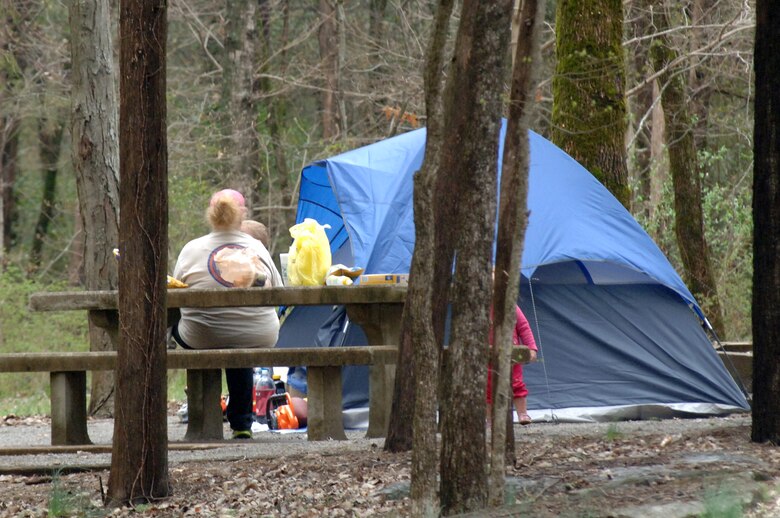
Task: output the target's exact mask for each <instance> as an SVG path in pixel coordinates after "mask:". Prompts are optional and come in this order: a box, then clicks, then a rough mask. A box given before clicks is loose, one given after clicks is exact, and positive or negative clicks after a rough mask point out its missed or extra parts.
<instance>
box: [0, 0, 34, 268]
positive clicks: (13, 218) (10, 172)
mask: <svg viewBox="0 0 780 518" xmlns="http://www.w3.org/2000/svg"><path fill="white" fill-rule="evenodd" d="M34 4H35V2H32V1H28V2H20V1H13V2H12V1H10V0H0V20H3V21H4V23H0V48H2V49H3V52H2V59H0V107H2V108H3V112H2V113H1V114H0V231H2V233H3V235H2V239H0V268H4V267H5V257H4V255H5V252H6V251H7V250H10V249H11V248H13V247H14V246H15V245H16V241H17V235H16V231H15V228H14V226H15V225H16V222H17V221H18V219H19V212H18V208H17V204H16V191H15V187H16V173H17V160H18V155H19V136H20V130H21V121H22V118H21V114H20V113H19V108H18V107H17V106H13V104H12V103H10V102H7V101H10V100H12V99H14V98H15V97H17V96H18V95H19V90H21V89H22V88H23V87H24V83H25V78H24V74H25V71H26V70H27V68H28V63H29V61H30V59H29V58H28V56H27V55H26V54H27V53H28V52H29V45H27V39H25V34H26V31H27V30H28V29H29V27H30V25H31V24H32V20H33V16H34V14H33V13H34V11H36V10H37V7H36V5H34ZM14 104H16V103H14ZM11 106H13V107H12V108H10V109H6V107H11ZM6 110H7V111H6Z"/></svg>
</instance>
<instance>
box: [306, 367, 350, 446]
mask: <svg viewBox="0 0 780 518" xmlns="http://www.w3.org/2000/svg"><path fill="white" fill-rule="evenodd" d="M306 379H307V384H308V395H309V401H308V404H309V415H308V424H307V428H308V435H309V440H310V441H326V440H328V439H336V440H339V441H344V440H346V439H347V435H346V434H345V433H344V419H343V417H342V414H341V397H342V395H341V367H309V369H308V370H307V373H306Z"/></svg>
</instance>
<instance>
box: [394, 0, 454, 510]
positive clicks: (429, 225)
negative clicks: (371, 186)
mask: <svg viewBox="0 0 780 518" xmlns="http://www.w3.org/2000/svg"><path fill="white" fill-rule="evenodd" d="M453 4H454V2H453V0H440V1H439V3H438V6H437V9H436V17H435V20H434V27H433V30H432V32H431V40H430V43H429V46H428V54H427V58H426V65H425V105H426V111H427V115H428V128H427V130H426V131H427V133H426V141H425V146H426V148H425V161H424V163H423V165H422V168H421V169H420V171H419V172H418V173H417V174H416V175H415V186H414V203H415V212H414V214H415V251H414V254H413V256H412V266H411V268H410V271H411V269H415V270H416V271H419V272H420V276H425V275H429V277H427V280H426V281H419V282H420V284H412V285H411V286H410V292H409V293H410V295H409V296H408V297H411V296H414V299H415V300H416V302H414V303H412V305H410V304H408V303H407V304H406V305H405V306H404V307H405V308H409V310H407V311H405V312H404V316H403V320H402V322H401V339H400V343H401V345H400V350H399V363H398V368H397V371H398V372H409V371H413V372H417V369H419V370H421V371H422V372H423V373H426V369H427V373H426V374H424V375H423V376H424V377H423V378H418V377H417V375H415V376H411V377H410V376H396V377H395V390H394V392H393V406H392V411H391V418H390V424H389V427H388V432H387V438H386V439H385V450H386V451H390V452H401V451H409V450H410V449H412V448H413V440H412V435H413V433H412V429H413V423H414V420H415V419H420V420H421V421H422V422H421V423H420V426H423V427H424V428H423V430H422V431H421V432H420V434H419V435H418V439H420V440H429V437H427V435H426V434H427V432H428V431H429V430H428V429H427V428H425V427H426V426H427V424H426V422H425V418H426V416H427V414H426V410H425V409H426V408H427V407H418V406H417V394H419V393H421V394H424V396H423V397H425V398H430V399H429V401H431V400H432V401H436V402H437V403H436V404H438V385H437V379H438V371H439V355H440V351H441V343H442V342H441V336H438V337H429V338H430V339H431V340H432V341H433V342H432V344H429V343H428V341H427V338H428V335H427V333H428V332H429V331H428V330H427V329H425V326H427V325H430V326H431V331H432V330H433V320H432V316H433V306H432V302H431V300H428V299H426V297H428V298H430V299H432V298H433V296H434V291H433V288H432V286H433V284H434V279H433V268H434V257H435V255H434V251H435V245H434V238H435V228H434V224H435V218H434V214H433V212H432V210H433V196H434V186H435V185H436V179H437V177H438V175H439V168H438V163H439V159H440V156H439V153H440V149H441V145H442V142H441V141H442V138H443V134H442V129H441V128H442V125H443V121H442V117H443V113H442V104H441V103H442V88H443V84H444V74H443V72H444V63H445V58H444V51H445V43H446V41H447V35H448V26H449V20H450V17H451V16H452V9H453ZM418 191H419V192H418ZM426 203H429V204H428V205H426ZM418 204H420V207H419V212H418ZM418 250H419V251H418ZM429 269H430V271H429ZM410 278H411V279H412V281H411V282H413V283H415V282H416V281H414V279H415V277H414V276H410ZM428 290H430V291H428ZM409 300H411V298H410V299H409ZM418 304H425V305H426V307H427V309H426V310H425V311H418V310H417V309H418V308H420V306H419V305H418ZM418 332H420V333H422V335H421V336H420V337H418V336H417V333H418ZM428 345H431V346H432V347H433V348H434V351H435V355H436V358H432V357H431V356H430V355H431V354H432V352H431V351H430V350H429V349H428V347H427V346H428ZM418 354H419V357H418V356H417V355H418ZM423 380H424V381H423ZM431 381H433V383H434V385H433V386H432V387H431V386H429V384H428V383H429V382H431ZM421 383H423V384H424V386H423V387H420V384H421ZM434 411H435V410H434ZM414 426H415V428H416V426H417V425H414ZM434 433H435V430H434ZM434 444H435V441H434ZM428 446H429V445H427V443H426V448H427V447H428ZM427 453H428V452H426V451H422V450H420V451H417V452H416V454H419V455H425V454H427ZM436 458H438V456H436ZM430 461H431V459H429V458H425V459H419V460H414V459H413V461H412V462H413V465H414V464H415V463H416V464H417V469H418V470H419V471H420V473H421V476H423V477H428V476H430V475H429V474H428V471H427V469H426V467H430V466H431V465H430V463H429V462H430ZM413 469H414V468H413ZM433 476H434V477H435V473H434V475H433ZM413 478H414V475H413ZM414 484H415V482H414V481H413V485H414ZM413 491H415V490H414V489H413ZM426 493H428V489H427V488H424V487H423V485H418V489H417V494H418V496H419V498H427V496H425V494H426Z"/></svg>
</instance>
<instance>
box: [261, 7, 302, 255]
mask: <svg viewBox="0 0 780 518" xmlns="http://www.w3.org/2000/svg"><path fill="white" fill-rule="evenodd" d="M282 10H283V12H282V17H283V30H282V31H281V38H280V39H279V41H278V48H279V49H280V51H279V54H278V55H277V56H276V57H275V61H276V62H277V63H278V69H279V73H280V75H281V76H284V74H285V73H286V70H287V60H286V52H285V51H284V49H285V48H286V47H287V45H288V43H289V41H288V30H287V24H288V18H289V12H288V9H287V4H286V3H285V4H283V6H282ZM258 13H259V16H258V20H259V24H258V25H259V28H260V35H261V39H260V44H259V45H258V49H257V50H258V55H259V56H258V60H257V61H258V63H260V70H259V73H260V79H259V80H258V87H257V88H258V94H259V95H260V96H261V97H262V98H263V99H264V100H265V107H266V109H267V110H268V116H267V117H266V119H265V121H264V122H265V124H266V126H267V129H268V136H269V139H268V146H269V147H270V149H271V156H272V157H273V165H272V168H273V169H272V170H273V171H274V172H275V174H273V175H272V174H271V172H270V170H269V171H267V173H268V190H269V192H270V191H271V189H272V188H274V186H275V187H276V188H277V190H278V192H279V196H280V198H281V205H282V206H283V207H288V206H291V205H292V202H293V197H294V192H293V190H294V186H293V185H291V184H290V170H289V167H288V165H287V155H286V153H285V151H284V147H283V142H284V136H283V134H282V121H284V120H285V118H286V117H287V115H286V102H285V98H284V97H282V96H281V95H279V94H275V93H274V92H273V85H272V83H271V81H270V80H269V79H268V78H267V77H264V76H263V74H265V73H267V72H268V71H269V68H270V60H271V57H272V56H274V45H273V41H272V39H271V5H269V1H268V0H261V2H260V3H259V7H258ZM252 217H253V219H254V218H256V217H257V215H256V214H253V215H252ZM265 222H266V225H267V226H268V230H269V233H270V235H272V236H274V235H277V236H287V235H288V232H287V229H289V228H290V227H291V226H292V225H293V224H294V223H295V214H294V213H293V212H292V211H287V210H281V211H269V212H268V216H267V217H266V218H265ZM286 243H287V242H286V241H285V244H286ZM273 248H274V247H273V243H272V245H271V249H270V250H269V252H272V251H273Z"/></svg>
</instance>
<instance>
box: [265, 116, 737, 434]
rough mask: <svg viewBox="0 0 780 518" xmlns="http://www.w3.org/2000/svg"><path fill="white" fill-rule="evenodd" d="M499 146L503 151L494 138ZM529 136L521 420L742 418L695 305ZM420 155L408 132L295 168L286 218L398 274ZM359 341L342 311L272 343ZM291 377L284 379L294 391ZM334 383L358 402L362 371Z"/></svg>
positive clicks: (303, 320) (341, 259)
mask: <svg viewBox="0 0 780 518" xmlns="http://www.w3.org/2000/svg"><path fill="white" fill-rule="evenodd" d="M500 138H501V144H502V146H501V148H503V130H502V134H501V136H500ZM529 138H530V150H531V159H530V172H529V195H528V209H529V211H530V216H529V224H528V228H527V231H526V236H525V243H524V247H523V257H522V262H521V268H522V269H521V274H522V275H521V294H520V301H519V302H520V306H521V307H522V309H523V311H524V313H525V314H526V316H527V317H528V320H529V322H530V323H531V327H532V329H533V332H534V336H535V337H536V340H537V343H538V345H539V346H540V354H539V357H540V362H538V363H535V364H531V365H528V366H526V367H525V380H526V384H527V385H528V387H529V390H530V393H531V395H530V397H529V411H530V414H531V416H532V417H533V418H534V419H564V420H573V421H576V420H614V419H636V418H650V417H672V416H701V415H718V414H726V413H730V412H735V411H743V410H747V409H748V408H749V406H748V403H747V401H746V400H745V397H744V395H743V394H742V392H740V390H739V388H738V387H737V385H736V384H735V382H734V380H733V379H732V377H731V376H730V375H729V373H728V372H727V371H726V369H725V368H724V366H723V364H722V363H721V360H720V359H719V358H718V356H717V354H716V351H715V350H714V348H713V347H712V345H711V344H710V341H709V339H708V337H707V335H706V333H705V331H704V329H703V327H702V324H704V325H708V324H707V322H706V319H705V317H704V314H703V313H702V310H701V308H700V307H699V305H698V303H697V302H696V300H695V299H694V297H693V296H692V295H691V293H690V292H689V290H688V288H687V287H686V286H685V284H684V283H683V281H682V279H680V277H679V275H678V274H677V273H676V272H675V270H674V268H673V267H672V266H671V264H670V263H669V261H668V260H667V259H666V257H665V256H664V254H663V253H662V252H661V250H660V249H659V248H658V247H657V245H656V244H655V243H654V242H653V241H652V239H651V238H650V236H648V234H647V233H646V232H645V231H644V230H643V229H642V227H641V226H640V225H639V224H638V223H637V222H636V220H634V218H633V217H632V216H631V214H630V213H629V212H628V211H627V210H626V209H625V208H624V207H623V206H622V205H621V204H620V203H619V202H618V201H617V200H616V199H615V198H614V197H613V196H612V194H611V193H609V191H607V189H606V188H605V187H604V186H603V185H602V184H601V183H599V182H598V181H597V180H596V179H595V178H594V177H593V176H592V175H591V174H590V173H589V172H588V171H587V170H585V169H584V168H583V167H582V166H581V165H580V164H578V163H577V162H576V161H575V160H573V159H572V158H571V157H570V156H568V155H567V154H566V153H565V152H563V151H562V150H561V149H559V148H558V147H556V146H555V145H554V144H552V143H551V142H549V141H548V140H546V139H544V138H543V137H541V136H539V135H538V134H536V133H533V132H529ZM424 148H425V130H424V129H422V130H417V131H412V132H409V133H405V134H403V135H399V136H396V137H393V138H389V139H386V140H383V141H380V142H377V143H374V144H371V145H368V146H364V147H362V148H359V149H356V150H353V151H349V152H347V153H343V154H341V155H338V156H335V157H332V158H329V159H326V160H321V161H318V162H315V163H313V164H310V165H308V166H307V167H305V168H304V169H303V171H302V178H301V186H300V193H299V194H300V195H299V202H298V213H297V221H298V222H300V221H303V219H304V218H314V219H316V220H317V221H319V222H320V223H322V224H325V223H327V224H329V225H330V227H331V228H330V229H329V230H328V237H329V239H330V242H331V248H332V251H333V253H334V263H344V264H347V265H356V266H361V267H364V268H365V269H366V272H367V273H407V272H408V271H409V266H410V264H411V257H412V252H413V249H414V220H413V214H412V183H413V182H412V175H413V173H414V172H415V171H417V170H418V169H419V167H420V165H421V164H422V160H423V153H424ZM501 152H502V149H499V156H501ZM359 343H365V338H364V336H362V332H361V330H360V329H359V327H358V326H350V325H349V323H348V322H347V320H346V316H345V315H344V312H343V311H332V310H331V308H326V309H323V308H296V309H295V310H294V311H293V312H292V314H291V315H289V316H288V317H287V319H286V320H285V322H284V323H283V325H282V330H281V333H280V339H279V344H278V346H279V347H285V346H296V345H297V346H300V345H302V344H311V345H319V346H348V345H351V344H359ZM296 374H297V375H298V376H296ZM300 374H301V371H300V369H298V370H297V372H296V373H293V375H292V376H291V378H290V383H291V384H292V385H293V386H296V384H297V385H298V386H297V387H296V388H299V389H304V388H305V385H304V383H305V378H303V377H301V376H300ZM344 386H345V387H344V396H345V397H344V407H345V409H349V408H360V407H361V406H362V407H365V406H366V403H367V381H366V373H365V369H363V370H361V369H360V368H357V369H355V368H350V370H349V371H348V372H347V371H345V379H344Z"/></svg>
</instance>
